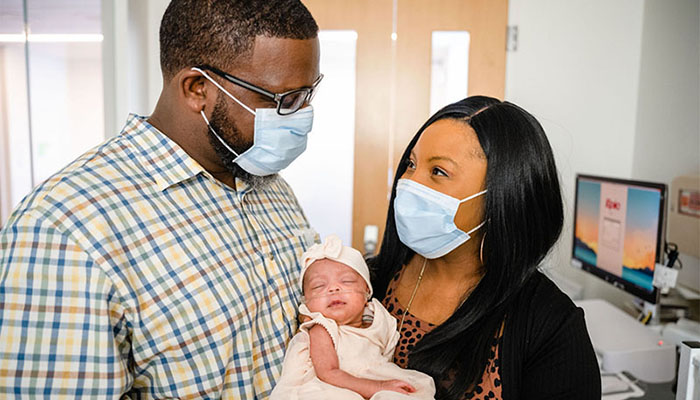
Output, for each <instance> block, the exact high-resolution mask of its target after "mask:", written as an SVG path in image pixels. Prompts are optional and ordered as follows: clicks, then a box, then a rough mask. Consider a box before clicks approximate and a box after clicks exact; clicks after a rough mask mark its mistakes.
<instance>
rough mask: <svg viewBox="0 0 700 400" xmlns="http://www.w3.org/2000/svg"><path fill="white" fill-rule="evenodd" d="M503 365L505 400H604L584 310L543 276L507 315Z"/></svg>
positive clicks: (533, 279)
mask: <svg viewBox="0 0 700 400" xmlns="http://www.w3.org/2000/svg"><path fill="white" fill-rule="evenodd" d="M499 363H500V378H501V381H502V385H503V388H502V395H503V398H504V399H506V400H514V399H567V400H577V399H581V400H584V399H586V400H587V399H596V400H597V399H600V396H601V388H600V371H599V369H598V362H597V360H596V357H595V353H594V351H593V346H592V345H591V339H590V337H589V336H588V330H587V329H586V323H585V320H584V318H583V310H582V309H581V308H579V307H576V305H575V304H574V303H573V302H572V301H571V299H569V297H568V296H567V295H565V294H564V293H562V292H561V290H559V288H558V287H557V286H556V285H555V284H554V283H552V281H550V280H549V279H548V278H547V277H545V276H544V275H543V274H542V273H540V272H537V273H535V274H534V275H533V276H532V277H530V279H529V280H528V282H527V283H526V285H525V287H524V288H523V289H522V290H521V291H520V293H518V295H517V296H516V298H515V301H514V302H513V303H512V305H511V306H510V308H509V310H508V313H507V316H506V323H505V329H504V332H503V337H502V338H501V342H500V345H499Z"/></svg>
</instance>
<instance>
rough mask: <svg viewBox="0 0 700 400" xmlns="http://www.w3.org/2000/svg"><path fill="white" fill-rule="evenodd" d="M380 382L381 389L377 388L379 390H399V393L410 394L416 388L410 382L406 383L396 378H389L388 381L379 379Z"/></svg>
mask: <svg viewBox="0 0 700 400" xmlns="http://www.w3.org/2000/svg"><path fill="white" fill-rule="evenodd" d="M380 383H381V385H380V387H381V389H379V390H380V391H381V390H390V391H392V392H399V393H403V394H410V393H414V392H415V391H416V388H414V387H413V386H411V385H410V384H408V383H406V382H404V381H401V380H398V379H390V380H388V381H381V382H380Z"/></svg>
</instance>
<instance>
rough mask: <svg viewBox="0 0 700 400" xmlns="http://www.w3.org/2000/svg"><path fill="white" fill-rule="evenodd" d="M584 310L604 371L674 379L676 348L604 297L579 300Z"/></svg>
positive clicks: (657, 380) (651, 379)
mask: <svg viewBox="0 0 700 400" xmlns="http://www.w3.org/2000/svg"><path fill="white" fill-rule="evenodd" d="M576 305H578V306H579V307H581V308H582V309H583V311H584V313H585V317H586V325H587V327H588V333H589V335H590V336H591V342H593V348H594V349H595V351H596V353H597V354H598V356H599V357H600V358H601V359H602V367H601V369H602V370H603V371H605V372H621V371H627V372H629V373H631V374H632V375H634V376H635V377H636V378H637V379H640V380H642V381H645V382H648V383H662V382H668V381H671V380H673V378H674V377H675V374H676V348H675V346H674V345H673V343H666V342H665V341H664V340H663V338H662V337H661V335H659V334H658V333H656V332H655V331H653V330H651V329H649V328H648V327H647V326H645V325H642V324H641V323H640V322H639V321H637V320H636V319H634V318H633V317H632V316H630V315H629V314H627V313H625V312H623V311H622V310H620V309H618V308H617V307H615V306H613V305H612V304H610V303H608V302H607V301H605V300H600V299H591V300H579V301H576Z"/></svg>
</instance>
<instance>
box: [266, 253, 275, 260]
mask: <svg viewBox="0 0 700 400" xmlns="http://www.w3.org/2000/svg"><path fill="white" fill-rule="evenodd" d="M267 257H268V258H269V259H270V261H272V260H274V259H275V255H274V254H272V252H270V253H269V254H268V255H267Z"/></svg>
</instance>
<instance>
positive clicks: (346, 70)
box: [0, 0, 700, 345]
mask: <svg viewBox="0 0 700 400" xmlns="http://www.w3.org/2000/svg"><path fill="white" fill-rule="evenodd" d="M303 2H304V3H305V4H306V5H307V7H309V9H310V11H311V12H312V14H313V15H314V16H315V18H316V19H317V21H318V24H319V26H320V28H321V32H320V35H319V36H320V42H321V72H323V73H324V75H325V78H324V81H323V84H322V87H321V88H320V91H319V94H318V95H317V97H316V99H315V100H314V107H315V111H316V119H315V122H314V129H313V131H312V133H311V136H310V139H309V145H308V149H307V151H306V152H305V153H304V154H303V155H302V156H301V157H300V158H299V159H298V160H297V161H296V162H295V163H294V164H292V166H290V167H289V168H288V169H286V170H284V171H283V172H282V173H281V175H282V176H283V177H284V178H285V179H286V180H287V181H288V182H290V184H291V185H292V187H293V189H294V191H295V193H296V195H297V196H298V198H299V200H300V202H301V204H302V206H303V207H304V209H305V211H306V213H307V217H308V219H309V220H310V222H311V224H312V226H314V228H315V229H316V230H317V231H318V233H319V234H320V235H321V236H322V237H325V236H326V235H328V234H330V233H336V234H338V235H339V236H340V237H341V238H342V239H343V241H345V242H346V243H348V244H352V245H353V246H354V247H356V248H358V249H362V250H363V251H365V252H366V253H367V254H368V255H369V254H371V253H372V252H373V251H374V250H376V248H377V246H378V244H379V242H380V241H381V237H382V229H383V226H384V223H385V218H386V209H387V204H388V194H389V191H390V188H391V186H390V185H391V181H392V178H393V174H394V170H395V168H396V165H397V162H398V159H399V157H400V155H401V152H402V151H403V149H404V148H405V146H406V144H407V143H408V141H409V139H410V137H412V136H413V135H414V133H415V132H416V131H417V129H418V128H419V127H420V125H421V124H422V122H423V121H425V120H426V119H427V118H428V116H429V115H430V114H432V113H433V112H434V111H436V110H437V109H439V108H440V107H441V106H444V105H446V104H448V103H450V102H453V101H455V100H458V99H461V98H463V97H466V96H467V95H477V94H484V95H490V96H494V97H497V98H501V99H505V100H508V101H511V102H513V103H515V104H518V105H520V106H522V107H523V108H525V109H526V110H528V111H530V112H532V113H533V114H534V115H535V116H536V118H538V120H539V121H540V122H541V123H542V125H543V127H544V129H545V131H546V133H547V136H548V138H549V140H550V143H551V145H552V148H553V150H554V154H555V157H556V162H557V167H558V170H559V178H560V181H561V184H562V191H563V197H564V202H565V204H564V207H565V215H566V219H565V224H564V230H563V232H562V235H561V238H560V240H559V242H558V244H557V246H556V247H555V249H554V250H553V251H552V253H551V254H550V255H549V256H548V257H547V259H546V260H545V261H544V262H543V264H542V266H541V269H542V270H543V271H545V272H546V273H547V274H548V275H549V276H550V277H551V278H552V279H553V280H554V281H555V282H557V284H558V285H559V286H560V287H561V288H562V290H564V291H565V292H566V293H567V294H569V296H571V297H572V299H574V300H575V301H585V300H588V299H602V300H605V301H606V303H609V304H610V305H612V306H614V307H615V308H616V309H617V310H622V311H623V312H624V313H625V314H626V315H629V316H632V317H635V318H636V317H637V316H639V317H640V318H639V319H643V314H644V306H643V305H640V302H639V299H638V296H635V295H634V294H632V293H630V292H629V291H628V290H621V288H620V285H616V284H615V282H614V280H611V279H607V278H606V276H603V275H601V274H596V273H591V271H590V268H589V270H587V269H586V268H581V265H580V263H576V262H573V263H572V258H573V256H572V249H573V246H574V240H573V236H574V216H575V210H576V206H577V202H576V196H577V183H576V182H577V176H578V175H581V174H582V175H585V176H593V177H603V178H614V179H616V180H614V181H613V182H617V183H619V182H626V184H629V185H633V186H634V182H641V183H649V182H651V183H659V184H662V185H665V187H664V191H663V195H664V201H663V202H662V203H661V207H662V208H663V209H662V210H661V211H662V214H661V215H660V221H661V224H662V226H661V227H662V228H663V229H661V232H660V234H663V236H662V239H661V240H663V238H665V239H666V241H669V242H671V241H673V242H674V243H676V244H677V245H678V251H679V260H680V262H679V263H678V264H676V266H675V268H674V269H675V270H676V271H678V273H679V276H678V279H677V281H678V285H676V286H677V288H675V289H673V293H675V295H676V297H678V296H680V298H681V300H680V301H681V302H682V306H679V308H675V309H674V312H676V314H677V315H676V316H677V317H680V316H682V317H684V318H686V319H688V320H691V321H692V320H695V321H697V320H698V319H699V318H700V309H698V307H699V306H698V304H699V303H698V298H700V261H699V257H700V254H699V253H700V239H699V236H698V231H700V182H699V180H700V156H699V154H700V117H699V115H700V1H699V0H613V1H610V0H430V1H428V0H303ZM167 3H168V1H167V0H148V1H144V0H0V227H1V226H2V224H4V223H5V222H6V221H7V219H8V218H9V216H10V213H11V211H12V209H13V208H14V207H15V206H16V205H17V204H18V203H19V202H20V200H21V199H22V198H23V197H24V196H25V195H26V194H27V193H28V192H29V191H30V190H31V189H32V188H33V187H34V186H36V185H38V184H40V183H41V182H42V181H44V180H45V179H46V178H48V177H49V176H50V175H51V174H53V173H54V172H56V171H57V170H59V169H60V168H62V167H63V166H64V165H66V164H67V163H68V162H70V161H71V160H73V159H75V158H76V157H78V156H79V155H80V154H82V153H84V152H85V151H87V150H88V149H90V148H92V147H94V146H96V145H97V144H99V143H100V142H102V141H103V140H105V139H106V138H109V137H112V136H114V135H117V134H118V133H119V131H120V130H121V127H122V125H123V123H124V122H125V121H126V118H127V115H128V114H129V113H137V114H139V115H148V114H149V113H150V112H151V111H152V109H153V107H154V105H155V103H156V100H157V98H158V95H159V93H160V90H161V86H162V78H161V75H160V67H159V52H158V27H159V23H160V18H161V16H162V13H163V11H164V10H165V7H166V6H167ZM579 178H581V177H579ZM584 180H585V177H584ZM679 196H680V197H679ZM681 203H682V204H681ZM672 239H673V240H672ZM663 244H664V243H663V242H661V248H660V249H656V250H658V251H657V252H658V253H660V254H659V257H658V258H659V259H658V260H657V262H659V263H664V257H663V254H662V253H663ZM504 245H507V244H504ZM681 263H682V266H683V267H682V268H681V269H680V270H678V266H679V265H680V264H681ZM620 282H622V281H620ZM616 286H617V287H616ZM679 292H680V295H679V294H678V293H679ZM663 297H664V296H663V295H662V296H661V298H663ZM660 301H661V304H663V299H662V300H660ZM676 305H677V304H676ZM660 315H661V314H660ZM661 322H663V321H661ZM640 323H641V322H640ZM589 328H590V327H589ZM692 330H693V328H691V331H692ZM698 335H699V337H700V332H698ZM594 342H595V340H594ZM594 345H595V343H594Z"/></svg>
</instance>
